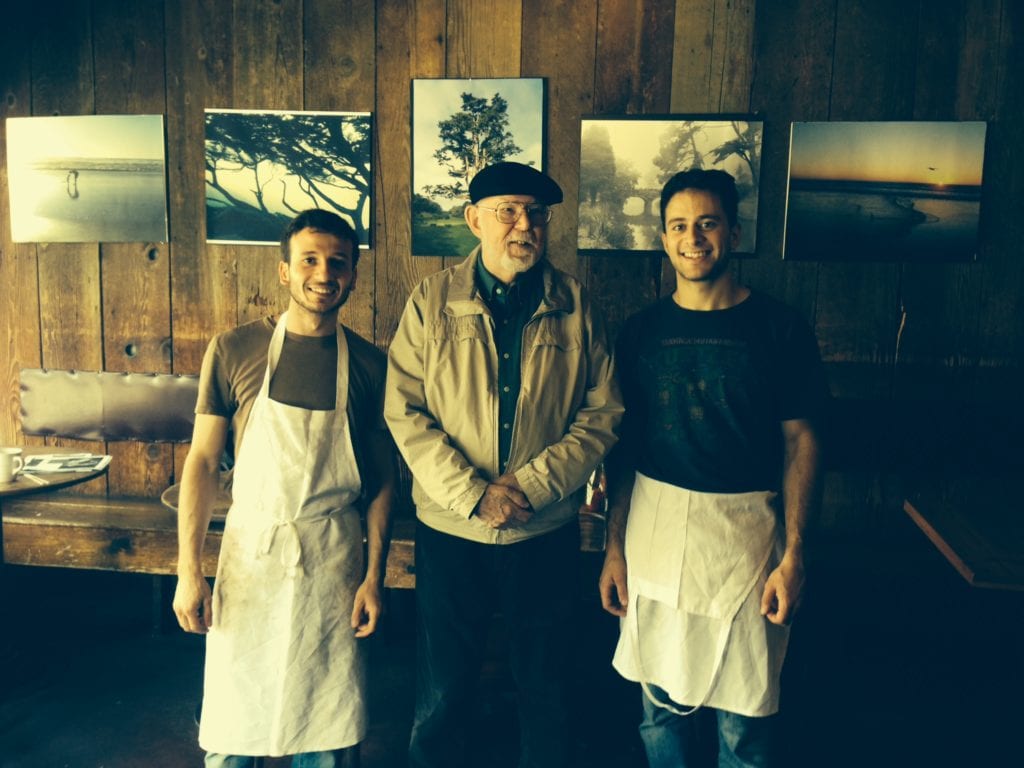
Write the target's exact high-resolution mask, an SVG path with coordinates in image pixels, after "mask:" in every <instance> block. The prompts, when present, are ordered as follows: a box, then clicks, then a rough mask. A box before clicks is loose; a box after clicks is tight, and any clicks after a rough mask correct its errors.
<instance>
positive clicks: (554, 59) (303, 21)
mask: <svg viewBox="0 0 1024 768" xmlns="http://www.w3.org/2000/svg"><path fill="white" fill-rule="evenodd" d="M27 5H28V4H21V6H22V7H20V8H19V9H17V10H14V11H10V10H9V11H5V13H4V16H5V19H4V24H3V25H0V98H2V100H0V115H2V116H3V117H8V116H23V115H75V114H118V113H150V114H152V113H157V114H164V115H165V116H166V119H165V125H166V133H167V160H168V200H169V216H170V231H171V238H170V242H169V243H137V244H119V245H113V244H82V245H79V244H74V245H68V244H59V245H58V244H53V245H46V244H38V245H35V244H27V245H26V244H14V243H12V242H11V241H10V233H9V222H8V216H9V213H8V200H7V193H6V155H5V151H6V146H5V142H4V139H3V138H2V137H0V248H2V251H0V290H2V298H0V392H2V393H3V404H2V407H0V442H3V443H15V442H22V441H23V437H22V435H21V434H20V432H19V428H18V418H17V411H18V386H17V381H18V371H19V369H20V368H22V367H34V366H45V367H51V368H79V369H89V370H100V369H102V370H112V371H160V372H180V373H194V372H196V371H198V369H199V365H200V361H201V358H202V353H203V350H204V348H205V345H206V343H207V341H208V340H209V338H210V337H211V336H212V335H213V334H214V333H216V332H217V331H220V330H222V329H225V328H228V327H231V326H233V325H235V324H237V323H238V322H241V321H244V320H247V319H249V318H253V317H257V316H259V315H261V314H264V313H266V312H271V311H275V310H276V309H277V308H279V307H281V306H282V302H283V294H282V293H281V292H280V290H279V288H278V286H277V283H276V277H275V273H274V261H275V260H276V258H277V254H276V251H274V250H273V249H267V248H253V247H241V246H225V245H207V244H206V243H205V241H204V238H205V222H204V209H203V196H204V190H203V162H202V152H203V110H204V109H205V108H263V109H309V110H361V111H370V112H373V114H374V120H375V148H374V174H375V178H374V189H375V201H374V216H375V219H374V223H375V229H374V247H373V249H372V250H370V251H369V252H364V254H363V256H362V260H361V262H360V266H359V283H358V290H357V292H356V294H355V295H354V297H353V299H352V300H351V302H350V304H349V306H348V307H346V309H345V310H344V312H345V318H346V321H347V322H348V323H349V324H350V325H352V326H353V327H354V328H355V329H356V330H357V331H359V332H360V333H362V334H364V335H366V336H367V337H369V338H371V339H373V340H374V341H375V342H376V343H377V344H378V345H380V346H381V347H382V348H386V346H387V344H388V342H389V340H390V339H391V337H392V335H393V332H394V328H395V325H396V323H397V321H398V317H399V315H400V313H401V310H402V307H403V305H404V302H405V299H406V296H407V295H408V293H409V291H410V290H411V288H412V287H413V285H414V284H415V283H416V282H417V281H418V280H419V279H420V278H421V277H422V276H424V275H426V274H428V273H430V272H432V271H434V270H436V269H439V268H441V267H443V266H446V265H447V264H449V263H451V262H452V259H444V258H441V257H416V258H414V257H412V256H410V247H409V244H410V237H411V235H410V219H409V207H410V189H409V187H410V170H409V168H410V160H409V152H410V130H409V125H410V103H409V101H410V81H411V79H412V78H426V77H481V78H482V77H516V76H524V77H544V78H546V81H547V94H548V102H547V114H546V121H547V134H548V143H547V160H546V161H547V167H548V169H549V170H550V172H551V173H552V175H553V176H554V177H555V178H556V179H557V180H558V181H559V182H560V183H561V185H562V186H563V188H564V189H565V192H566V204H565V205H563V206H561V208H560V209H559V210H558V212H557V215H556V217H555V219H554V220H553V222H552V225H551V232H550V238H549V242H550V253H551V259H552V261H554V262H555V263H556V264H557V265H558V266H561V267H563V268H565V269H568V270H570V271H572V272H574V273H575V274H577V275H579V276H580V277H581V278H582V279H584V280H585V281H586V282H587V283H588V284H589V286H590V288H591V289H592V291H593V292H594V294H595V295H596V296H597V297H598V299H599V300H600V301H601V302H602V304H603V305H604V307H605V310H606V314H607V317H608V321H609V325H610V327H611V328H612V329H613V331H614V330H615V329H617V328H618V327H619V325H620V324H621V322H622V320H623V319H624V318H625V317H626V316H627V315H628V314H630V313H631V312H633V311H635V310H636V309H638V308H640V307H642V306H644V305H645V304H647V303H649V302H650V301H651V300H653V299H654V298H656V297H657V296H658V295H661V294H663V293H665V292H666V290H670V289H671V284H672V274H671V271H670V270H669V269H668V268H667V267H666V265H665V262H664V260H663V259H660V258H656V257H647V256H641V257H621V256H595V257H580V256H578V255H577V253H576V250H575V232H576V212H575V200H576V196H577V187H578V163H579V134H580V117H581V116H582V115H590V114H607V115H620V114H644V113H647V114H664V113H669V112H672V113H709V112H710V113H716V112H721V113H736V112H756V113H758V114H759V115H760V116H761V117H762V118H763V119H764V120H765V123H766V130H765V138H764V150H763V168H762V179H761V210H760V221H759V232H758V236H757V242H758V254H757V257H756V258H753V259H748V260H744V261H743V262H741V263H739V264H738V265H737V266H736V269H737V270H738V272H739V274H740V277H741V278H742V279H743V280H744V281H745V282H747V283H749V284H751V285H753V286H755V287H758V288H762V289H764V290H766V291H769V292H771V293H773V294H774V295H776V296H778V297H779V298H781V299H784V300H786V301H788V302H790V303H792V304H794V305H795V306H797V307H798V308H799V309H800V310H801V311H802V312H803V313H804V314H805V315H806V317H807V318H808V319H809V320H811V321H812V322H813V323H814V325H815V328H816V330H817V332H818V336H819V341H820V344H821V349H822V353H823V355H824V357H825V360H826V362H827V364H828V368H829V374H830V378H831V384H832V387H833V391H834V393H835V394H836V395H838V396H841V397H846V398H857V399H872V400H873V399H896V400H908V401H915V400H925V401H927V400H937V399H941V398H951V397H952V398H955V399H964V400H986V399H996V400H999V399H1003V400H1006V401H1007V402H1009V401H1010V398H1011V395H1013V394H1016V392H1017V390H1018V389H1019V387H1020V383H1021V382H1020V365H1021V360H1022V346H1024V323H1021V322H1020V320H1019V317H1020V315H1021V311H1022V307H1021V301H1022V298H1021V297H1022V295H1024V291H1022V289H1024V270H1022V267H1021V259H1020V258H1019V248H1020V246H1019V244H1020V242H1021V241H1022V240H1024V223H1022V222H1024V217H1021V216H1020V215H1019V213H1017V211H1016V210H1015V208H1016V206H1017V205H1018V202H1019V201H1020V200H1021V199H1022V198H1024V195H1022V188H1024V159H1022V158H1024V155H1022V153H1021V152H1020V151H1019V146H1020V145H1021V143H1022V141H1024V119H1022V118H1024V115H1022V114H1021V113H1022V110H1024V106H1022V100H1021V99H1020V98H1019V95H1018V94H1019V92H1018V91H1017V90H1015V89H1017V88H1019V83H1020V82H1021V81H1022V80H1024V55H1022V49H1024V45H1022V35H1024V10H1022V6H1021V4H1020V3H1017V2H1015V1H1014V0H787V2H769V1H768V0H761V1H760V2H757V0H554V1H552V0H546V1H545V2H540V0H506V1H505V2H500V3H499V2H494V1H493V0H420V1H419V2H415V3H410V2H405V1H404V0H402V1H401V2H398V1H397V0H376V2H373V1H372V0H355V1H354V2H337V1H336V0H333V1H332V0H274V1H273V2H271V1H270V0H234V2H231V1H230V0H206V1H205V2H181V3H179V2H171V1H170V0H147V1H146V2H138V3H134V2H122V1H120V0H92V1H91V2H88V1H87V0H58V2H56V3H50V4H47V5H46V6H45V8H44V7H42V6H38V7H37V6H36V5H32V6H29V7H25V6H27ZM829 119H831V120H852V119H863V120H887V119H899V120H911V119H929V120H931V119H935V120H949V119H969V120H986V121H989V126H990V127H989V144H988V149H987V164H986V168H985V190H984V198H983V221H982V238H981V250H980V255H979V260H978V262H977V263H971V264H938V265H907V264H891V263H889V264H882V263H874V262H871V261H870V258H868V259H867V261H866V262H865V263H862V264H842V263H825V262H823V263H815V262H799V263H794V262H786V261H783V260H782V259H781V255H780V254H781V245H782V234H783V215H784V201H785V186H786V167H787V157H788V137H789V124H790V122H791V121H797V120H829ZM821 246H822V249H823V251H824V250H827V249H828V247H829V244H828V243H827V242H823V243H822V244H821ZM869 256H870V255H868V257H869ZM28 442H32V441H31V440H29V441H28ZM107 450H109V451H110V452H111V453H113V454H115V456H116V457H117V460H116V462H115V464H114V466H115V467H116V469H115V470H114V471H112V472H111V475H110V477H109V480H108V481H101V482H107V483H109V489H110V491H111V492H115V493H128V494H143V495H154V494H156V493H158V492H159V491H160V489H161V488H163V487H164V486H165V485H166V484H167V483H168V482H169V481H171V480H172V479H173V478H174V476H175V473H176V467H178V466H180V462H181V461H182V459H183V457H184V448H178V449H175V450H172V449H170V448H168V447H165V446H155V445H129V444H124V445H113V444H112V445H110V446H108V447H107ZM886 482H887V481H886V478H885V477H884V476H881V475H878V474H874V475H864V476H862V477H857V476H843V477H837V478H831V479H830V488H829V490H828V494H829V498H830V501H831V504H830V509H831V510H832V512H831V513H830V514H831V515H832V518H831V522H832V523H833V524H836V525H839V524H843V525H847V526H851V525H852V526H853V527H854V528H858V529H861V530H864V531H869V530H870V529H871V528H872V527H873V526H875V525H876V524H877V523H878V520H876V519H875V518H874V517H873V515H878V514H883V512H884V510H887V509H888V504H889V502H890V501H891V500H890V499H888V498H887V493H889V491H888V490H887V488H886V487H885V484H886ZM86 490H87V491H93V492H94V491H95V490H96V488H91V489H86ZM100 490H102V488H100ZM879 510H883V511H879ZM851 520H852V521H853V522H851Z"/></svg>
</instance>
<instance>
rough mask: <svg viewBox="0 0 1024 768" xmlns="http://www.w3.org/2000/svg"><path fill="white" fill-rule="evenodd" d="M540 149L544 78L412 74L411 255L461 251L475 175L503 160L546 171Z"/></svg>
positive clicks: (472, 240)
mask: <svg viewBox="0 0 1024 768" xmlns="http://www.w3.org/2000/svg"><path fill="white" fill-rule="evenodd" d="M543 156H544V79H543V78H484V79H469V80H458V79H451V80H449V79H445V80H430V79H421V80H413V81H412V252H413V255H416V256H465V255H467V254H468V253H469V252H470V251H471V250H472V249H473V248H474V247H476V245H477V243H478V242H479V241H478V240H477V239H476V237H474V236H473V233H472V232H470V231H469V228H468V227H467V226H466V222H465V219H464V218H463V209H464V208H465V205H466V203H467V202H468V201H469V196H468V195H469V182H470V181H471V180H472V178H473V176H475V175H476V173H477V172H478V171H479V170H481V169H482V168H485V167H486V166H488V165H491V164H493V163H498V162H501V161H503V160H510V161H514V162H517V163H523V164H525V165H532V166H533V167H535V168H537V170H544V167H543Z"/></svg>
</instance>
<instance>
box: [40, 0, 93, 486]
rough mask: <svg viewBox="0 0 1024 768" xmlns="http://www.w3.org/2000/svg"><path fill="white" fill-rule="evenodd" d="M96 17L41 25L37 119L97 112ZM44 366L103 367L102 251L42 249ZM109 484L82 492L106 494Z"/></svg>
mask: <svg viewBox="0 0 1024 768" xmlns="http://www.w3.org/2000/svg"><path fill="white" fill-rule="evenodd" d="M92 53H93V52H92V19H91V18H90V15H89V8H88V6H87V5H85V4H83V3H75V2H68V3H65V4H64V5H62V6H60V7H59V8H58V9H57V12H56V13H53V14H51V15H48V16H47V17H46V18H45V20H41V24H40V26H39V27H37V34H36V36H35V38H34V40H33V45H32V112H33V114H35V115H90V114H92V113H93V112H94V107H95V100H94V91H93V84H94V70H93V57H92ZM37 258H38V263H39V276H40V277H39V312H40V317H41V328H42V357H41V361H42V365H43V366H45V367H47V368H77V369H81V370H92V371H98V370H102V368H103V325H102V317H101V313H100V269H99V246H98V244H96V243H53V244H40V245H39V246H38V247H37ZM53 442H54V443H55V444H57V445H66V446H74V447H79V448H81V449H82V450H95V449H96V446H95V444H90V443H83V442H81V441H73V440H54V441H53ZM105 490H106V479H105V478H97V479H96V480H93V481H91V482H89V483H84V484H83V485H81V486H78V487H76V489H75V491H76V492H78V493H97V492H99V493H102V492H104V491H105Z"/></svg>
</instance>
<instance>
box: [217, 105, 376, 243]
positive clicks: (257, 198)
mask: <svg viewBox="0 0 1024 768" xmlns="http://www.w3.org/2000/svg"><path fill="white" fill-rule="evenodd" d="M370 148H371V122H370V117H369V115H353V114H317V113H258V112H207V113H206V153H205V157H206V188H207V200H206V216H207V236H208V238H209V239H211V240H251V241H265V242H275V241H276V240H277V239H278V238H279V237H280V233H281V230H282V229H283V227H284V225H285V224H286V223H287V222H288V220H289V219H291V218H292V217H293V216H294V215H295V214H296V213H298V212H299V211H302V210H304V209H306V208H324V209H328V210H333V211H335V212H336V213H338V214H341V215H342V216H344V217H346V218H347V219H348V220H349V221H351V223H352V225H353V226H354V227H355V229H356V232H357V233H358V234H359V238H360V242H361V243H364V244H367V243H368V242H369V232H368V224H367V222H368V221H369V215H368V214H369V208H368V206H369V204H370V189H371V183H372V182H371V176H370V156H371V153H370Z"/></svg>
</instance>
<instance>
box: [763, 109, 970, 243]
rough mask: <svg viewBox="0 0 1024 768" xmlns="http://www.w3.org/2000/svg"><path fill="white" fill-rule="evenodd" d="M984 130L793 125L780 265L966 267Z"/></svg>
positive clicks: (960, 125) (941, 125) (953, 125)
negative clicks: (788, 261) (925, 264)
mask: <svg viewBox="0 0 1024 768" xmlns="http://www.w3.org/2000/svg"><path fill="white" fill-rule="evenodd" d="M985 131H986V124H985V123H984V122H841V123H828V122H817V123H793V126H792V132H791V140H790V162H789V193H788V196H787V201H786V234H785V245H784V249H783V251H784V257H785V258H787V259H797V260H813V261H915V262H921V261H971V260H973V259H975V258H976V251H977V235H978V216H979V213H980V208H981V183H982V166H983V164H984V155H985Z"/></svg>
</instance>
